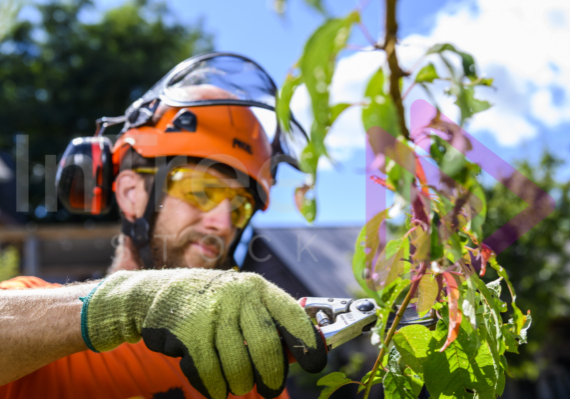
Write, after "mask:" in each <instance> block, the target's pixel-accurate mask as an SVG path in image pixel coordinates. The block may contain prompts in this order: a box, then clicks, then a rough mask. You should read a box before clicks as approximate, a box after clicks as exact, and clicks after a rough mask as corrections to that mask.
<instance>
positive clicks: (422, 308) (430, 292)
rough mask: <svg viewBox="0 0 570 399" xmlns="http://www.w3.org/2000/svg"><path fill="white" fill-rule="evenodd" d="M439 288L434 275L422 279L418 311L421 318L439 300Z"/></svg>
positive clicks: (419, 288)
mask: <svg viewBox="0 0 570 399" xmlns="http://www.w3.org/2000/svg"><path fill="white" fill-rule="evenodd" d="M438 291H439V287H438V285H437V281H436V280H435V279H434V278H433V277H432V275H428V274H426V275H425V276H423V277H422V279H421V281H420V285H419V287H418V304H417V306H416V309H417V311H418V314H419V315H420V316H424V315H425V314H426V313H427V312H428V311H429V310H430V309H431V307H432V306H433V303H434V302H435V300H436V298H437V292H438Z"/></svg>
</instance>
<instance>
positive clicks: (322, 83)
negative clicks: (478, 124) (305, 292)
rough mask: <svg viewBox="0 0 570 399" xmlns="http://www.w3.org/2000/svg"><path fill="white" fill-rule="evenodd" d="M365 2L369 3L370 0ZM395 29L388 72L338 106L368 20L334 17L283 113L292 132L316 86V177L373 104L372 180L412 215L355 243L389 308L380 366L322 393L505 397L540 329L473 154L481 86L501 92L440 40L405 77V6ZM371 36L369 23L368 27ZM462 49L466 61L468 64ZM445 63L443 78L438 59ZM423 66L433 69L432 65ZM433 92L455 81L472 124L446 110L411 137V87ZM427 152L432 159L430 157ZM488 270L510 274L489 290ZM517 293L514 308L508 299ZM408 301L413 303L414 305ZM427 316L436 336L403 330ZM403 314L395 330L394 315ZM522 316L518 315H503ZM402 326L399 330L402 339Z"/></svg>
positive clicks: (371, 286) (389, 33)
mask: <svg viewBox="0 0 570 399" xmlns="http://www.w3.org/2000/svg"><path fill="white" fill-rule="evenodd" d="M363 4H366V2H365V3H363ZM385 5H386V34H385V38H384V41H383V42H378V43H376V42H374V41H371V43H370V45H371V46H372V48H373V49H375V50H376V51H384V52H385V53H386V59H387V62H386V65H383V66H381V67H380V68H379V69H378V70H377V71H376V73H375V74H374V75H373V76H372V77H371V79H370V80H369V82H368V84H367V87H366V90H365V92H364V93H363V101H362V102H359V103H358V104H331V103H330V93H329V87H330V84H331V81H332V78H333V75H334V70H335V66H336V59H337V57H338V56H339V53H340V52H341V51H342V50H343V49H344V48H346V46H347V43H348V42H349V39H350V32H351V29H352V28H353V27H355V26H359V27H362V26H361V25H360V13H361V12H362V9H361V8H360V7H359V8H358V9H357V10H355V11H353V12H352V13H350V14H349V15H347V16H346V17H345V18H328V19H326V20H325V22H324V23H323V25H321V26H320V27H319V28H318V29H317V30H316V31H315V32H314V33H313V34H312V36H311V37H310V38H309V40H308V41H307V43H306V44H305V48H304V51H303V54H302V56H301V58H300V60H299V61H298V62H297V63H296V65H295V67H294V68H293V69H292V70H291V73H290V74H289V75H288V76H287V79H286V81H285V84H284V85H283V87H282V88H281V90H280V98H279V102H278V117H279V121H280V124H281V126H282V127H283V128H284V129H285V130H288V128H289V118H290V113H289V102H290V100H291V97H292V95H293V93H294V92H295V90H296V89H297V88H298V87H299V86H300V85H305V86H306V88H307V91H308V93H309V95H310V98H311V105H312V113H313V117H314V119H313V125H312V127H311V142H310V144H309V145H308V146H307V147H306V148H305V150H304V152H303V158H302V163H301V166H302V169H303V170H304V171H305V172H307V173H309V174H310V175H311V176H312V179H311V182H312V184H313V185H314V184H315V182H316V177H317V175H316V171H317V166H318V162H319V159H320V158H321V157H323V156H325V157H328V153H327V149H326V146H325V145H324V140H325V138H326V136H327V134H328V132H329V130H330V127H331V126H332V125H333V124H334V122H335V120H336V118H337V117H338V115H339V114H341V113H342V112H343V111H344V110H345V109H347V108H348V107H349V106H351V105H361V106H362V124H363V126H364V128H365V130H366V133H367V140H368V144H369V145H370V148H371V149H372V151H373V152H374V155H375V159H374V161H373V163H372V166H371V165H367V167H369V168H373V170H374V171H375V172H376V175H375V176H372V179H373V180H374V181H375V182H376V183H378V184H380V185H382V186H383V187H385V188H386V189H389V190H391V191H393V192H394V195H395V197H396V199H395V201H394V202H395V203H399V204H405V205H406V206H408V207H409V208H408V209H409V213H408V214H406V221H405V231H404V232H403V234H401V236H400V237H397V238H394V239H392V240H390V241H388V242H382V240H381V239H380V232H379V230H380V229H381V228H382V226H385V225H386V220H387V219H388V218H389V215H390V214H391V213H390V212H389V210H390V209H386V210H384V211H382V212H380V213H378V214H377V215H376V216H374V217H373V218H371V219H370V220H369V221H368V223H367V224H366V225H365V226H364V227H363V228H362V231H361V233H360V235H359V236H358V239H357V242H356V245H355V255H354V259H353V271H354V274H355V277H356V279H357V281H358V282H359V284H360V285H361V286H362V288H363V289H364V291H365V292H366V293H367V295H369V296H370V297H371V298H374V299H375V300H376V302H377V303H378V305H379V306H380V309H379V310H378V311H377V315H378V321H377V324H376V326H375V327H374V328H373V335H372V341H373V344H376V345H378V346H379V347H380V353H379V355H378V359H377V361H376V364H375V366H374V368H373V369H372V370H371V371H370V373H368V374H367V375H366V376H365V377H364V378H363V380H362V381H360V382H358V381H350V379H349V378H346V376H345V375H343V374H342V373H333V374H330V375H328V376H325V377H323V378H322V379H321V380H320V381H319V385H324V386H326V388H325V390H323V391H322V394H321V398H323V399H324V398H327V397H329V396H330V395H331V394H332V393H333V392H334V391H335V390H336V389H337V388H339V387H340V386H344V385H346V384H349V383H355V384H360V385H363V386H362V390H364V398H368V396H369V393H370V388H371V387H372V386H373V385H375V384H382V385H383V387H384V392H385V395H386V397H388V398H415V397H417V396H418V394H419V393H420V390H421V387H422V386H423V385H424V384H425V386H426V387H427V389H428V391H429V392H430V394H431V396H432V397H434V398H452V397H453V398H480V399H481V398H495V397H496V396H498V395H501V393H502V391H503V389H504V386H505V373H506V372H507V367H508V366H507V361H506V357H505V353H506V352H507V351H508V352H515V353H516V352H517V351H518V346H519V345H520V344H522V343H525V342H526V339H527V330H528V328H529V327H530V324H531V317H530V313H527V314H526V315H525V314H523V312H522V311H521V310H520V307H519V306H518V304H517V302H515V299H516V294H515V291H514V287H513V285H512V283H511V282H510V280H509V277H508V275H507V274H506V271H505V269H504V268H502V267H501V266H500V265H499V264H498V263H497V259H496V256H495V254H494V253H493V250H492V249H491V248H490V247H488V246H487V245H485V244H484V243H483V239H484V237H485V235H484V230H483V228H484V224H485V220H486V217H487V213H488V209H489V207H488V204H487V200H486V196H485V192H484V189H483V187H482V186H481V184H480V182H479V180H480V175H481V169H480V167H479V166H478V165H477V164H474V163H472V162H470V161H469V160H468V159H467V158H466V157H465V155H464V154H465V153H466V152H467V151H469V150H470V149H471V148H472V145H471V142H470V141H469V139H468V138H467V137H466V136H465V135H464V134H463V133H462V131H461V127H460V126H462V125H463V124H464V123H465V122H466V121H468V120H469V119H470V118H471V117H472V116H473V115H474V114H475V113H477V112H482V111H484V110H486V109H488V108H489V107H490V106H491V104H489V103H488V102H486V101H481V100H479V99H477V98H476V97H475V87H477V86H490V85H491V84H492V80H491V79H486V78H482V77H479V76H478V74H477V68H476V62H475V60H474V58H473V57H472V56H471V55H470V54H468V53H465V52H463V51H461V50H459V49H457V48H455V47H454V46H452V45H451V44H447V43H443V44H436V45H434V46H432V47H431V48H430V49H428V50H427V51H426V53H425V54H424V56H423V57H422V59H421V62H418V63H416V64H417V65H419V69H418V70H415V71H414V70H413V71H404V70H402V69H401V67H400V65H399V63H398V58H397V48H396V42H397V29H398V27H397V23H396V0H386V2H385ZM363 29H365V28H363ZM450 54H453V55H454V57H458V58H459V59H460V60H461V64H460V65H458V66H456V65H455V64H454V63H453V62H451V61H450V58H449V55H450ZM435 59H437V60H438V61H440V63H441V65H443V68H442V69H443V70H440V71H438V70H437V69H436V67H435V64H434V63H433V61H434V60H435ZM422 63H423V64H422ZM404 80H407V81H408V83H409V88H408V91H409V90H410V89H412V88H413V87H414V86H419V87H422V88H423V89H424V90H426V91H427V93H428V94H429V95H430V97H431V98H433V96H432V93H431V90H432V83H433V82H434V81H436V80H438V81H442V82H447V83H448V87H447V88H446V90H445V93H446V94H447V95H449V96H451V97H452V98H453V99H454V100H455V101H454V102H455V104H456V105H457V106H458V108H459V110H460V125H456V124H454V123H451V122H450V121H448V120H446V118H445V117H444V116H443V115H441V113H440V112H439V110H438V111H437V112H436V113H435V114H434V115H433V117H432V118H431V120H430V121H429V122H428V123H427V125H426V126H424V127H423V128H422V129H415V131H413V132H410V130H409V128H408V126H407V123H406V120H405V114H404V107H403V101H402V98H403V96H402V94H401V88H402V85H403V82H404ZM418 150H422V151H423V152H424V153H427V154H428V155H422V156H420V155H418ZM434 166H437V169H438V170H439V174H438V176H437V178H436V179H435V180H434V179H433V178H431V179H430V180H428V179H427V177H426V173H425V171H424V170H425V168H426V167H429V168H430V169H431V170H433V169H435V168H434ZM311 189H312V186H310V185H309V186H307V185H305V186H304V187H303V188H302V189H300V190H297V192H296V196H297V197H299V198H296V199H297V204H299V210H300V211H301V212H302V213H303V214H304V215H305V217H306V219H307V220H308V221H312V220H313V219H314V217H315V212H316V203H314V201H315V200H314V197H312V199H311V201H313V203H312V204H311V206H310V207H308V206H307V205H306V202H307V201H309V199H307V200H303V198H302V196H303V195H304V194H305V193H307V192H310V191H311ZM487 265H490V266H491V267H492V268H493V269H495V270H496V272H497V274H498V276H499V279H497V280H495V281H492V282H490V283H488V284H485V282H483V281H482V280H481V279H480V278H479V276H483V275H484V274H485V272H486V269H487ZM503 286H506V287H508V291H509V292H510V295H511V299H510V301H509V303H510V307H508V306H507V304H506V303H505V302H503V299H502V298H501V294H502V293H501V291H502V287H503ZM402 297H404V298H403V300H402ZM412 300H413V301H414V302H415V303H416V305H415V306H416V309H417V310H418V311H419V312H420V313H422V314H427V313H428V312H429V313H430V314H432V315H433V316H434V317H435V316H437V318H438V319H439V321H438V322H437V327H436V328H435V330H434V331H430V330H428V329H426V328H425V327H421V326H409V327H404V328H402V329H400V330H399V331H397V328H398V323H399V322H400V320H401V318H402V316H403V313H404V310H405V309H406V308H407V307H408V305H409V304H410V303H411V302H412ZM398 303H399V304H400V308H399V310H398V312H397V313H396V316H395V319H394V321H393V323H392V326H391V327H390V329H389V330H388V331H386V326H387V325H388V317H389V315H390V313H391V312H392V310H393V308H394V306H395V305H396V304H398ZM509 309H510V310H511V312H510V316H511V318H510V319H509V320H508V321H507V320H506V319H507V317H504V316H503V314H504V313H506V312H507V311H508V310H509ZM396 331H397V332H396Z"/></svg>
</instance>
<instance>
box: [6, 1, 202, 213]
mask: <svg viewBox="0 0 570 399" xmlns="http://www.w3.org/2000/svg"><path fill="white" fill-rule="evenodd" d="M14 2H15V0H11V3H14ZM3 4H4V3H3ZM28 8H32V10H33V9H35V11H36V12H37V13H38V14H39V15H40V16H41V18H40V21H39V22H37V23H36V22H30V21H28V20H23V19H20V20H17V21H16V22H15V23H14V26H13V27H12V28H11V31H10V32H9V33H7V35H6V36H5V37H4V38H1V37H0V40H1V42H0V98H2V107H1V108H0V121H1V122H2V123H1V126H2V131H1V134H0V150H7V151H15V148H14V139H15V135H16V134H27V135H29V143H30V160H31V162H32V167H30V170H31V171H32V170H33V171H34V173H33V174H32V179H31V186H30V194H31V204H32V206H33V207H35V206H37V205H39V204H40V203H42V202H43V196H44V190H43V186H44V181H43V180H44V170H43V169H42V166H43V165H44V163H45V159H44V156H45V155H46V154H54V155H58V156H61V154H62V153H63V151H64V150H65V148H66V146H67V144H68V143H69V141H70V139H71V138H73V137H78V136H89V135H92V134H93V132H94V129H95V119H97V118H100V117H102V116H117V115H122V114H123V113H124V111H125V109H126V108H127V106H128V105H129V104H130V103H131V102H132V101H134V100H136V99H137V98H138V97H139V96H141V95H142V94H143V93H144V91H146V90H147V89H149V88H150V87H151V86H152V85H153V84H154V83H156V82H157V81H158V79H160V78H161V77H162V76H163V75H164V74H165V73H166V72H168V71H169V70H170V69H171V68H172V66H173V65H176V64H177V63H179V62H180V61H182V60H184V59H186V58H188V57H190V56H192V55H194V54H196V53H200V52H204V51H208V50H210V49H211V48H212V37H211V35H209V34H206V33H204V31H203V29H202V26H201V23H200V22H198V23H196V24H194V26H187V25H181V24H178V23H167V22H166V19H167V17H169V16H171V15H170V11H169V10H168V8H167V7H166V6H165V5H164V4H162V3H155V2H152V1H134V0H133V1H130V2H126V3H124V4H123V5H121V6H119V7H116V8H112V9H110V10H108V11H107V12H105V13H104V14H103V15H102V16H101V19H100V21H98V22H95V23H87V22H83V20H82V15H86V14H89V13H92V14H93V15H96V10H95V9H94V8H93V6H92V2H91V1H90V0H71V1H65V2H63V1H58V0H49V1H46V2H43V1H42V2H37V3H31V4H30V6H28ZM37 164H39V165H40V166H39V167H38V168H36V169H33V166H34V165H37ZM60 208H61V207H60ZM53 218H54V215H51V214H50V215H48V217H46V218H43V219H40V220H38V221H41V222H53V221H54V220H53ZM70 218H71V216H70V215H68V214H66V213H65V212H64V211H63V210H62V211H61V212H59V213H58V214H57V220H70ZM75 218H79V217H75Z"/></svg>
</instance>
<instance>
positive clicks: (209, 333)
mask: <svg viewBox="0 0 570 399" xmlns="http://www.w3.org/2000/svg"><path fill="white" fill-rule="evenodd" d="M82 300H83V309H82V312H81V330H82V334H83V339H84V340H85V343H86V344H87V346H88V347H89V348H90V349H91V350H94V351H109V350H112V349H114V348H116V347H117V346H119V345H120V344H122V343H124V342H129V343H135V342H138V341H139V340H140V339H141V337H142V338H143V339H144V342H145V344H146V346H147V347H148V348H149V349H150V350H152V351H156V352H160V353H163V354H165V355H167V356H173V357H182V359H181V361H180V367H181V369H182V371H183V372H184V374H185V375H186V377H187V378H188V380H189V381H190V383H191V384H192V385H193V386H194V388H196V389H197V390H198V391H199V392H200V393H201V394H202V395H204V396H205V397H206V398H211V399H225V398H226V397H227V395H228V391H230V392H231V393H233V394H234V395H238V396H239V395H244V394H246V393H248V392H249V391H251V390H252V388H253V385H254V383H255V384H256V385H257V390H258V392H259V393H260V394H261V395H262V396H263V397H265V398H274V397H276V396H278V395H279V394H280V393H281V392H282V391H283V389H284V387H285V377H286V375H287V371H288V362H287V359H286V357H285V356H284V352H283V344H282V341H281V339H280V337H279V334H278V331H279V333H280V334H281V336H282V337H283V341H284V342H285V343H286V344H287V346H288V347H289V349H290V350H291V352H292V353H293V356H295V358H296V359H297V361H298V362H299V364H300V365H301V366H302V367H303V368H304V369H305V370H307V371H309V372H312V373H317V372H319V371H321V370H322V369H323V368H324V367H325V365H326V361H327V358H326V350H325V346H324V343H323V341H322V339H321V337H320V335H319V333H318V332H317V331H316V329H315V328H314V326H313V324H312V323H311V322H310V320H309V318H308V317H307V316H306V314H305V312H304V310H303V308H301V306H299V305H298V304H297V302H296V301H295V300H294V299H293V298H292V297H291V296H289V295H288V294H287V293H286V292H284V291H283V290H281V289H280V288H278V287H277V286H275V285H274V284H271V283H270V282H268V281H267V280H265V279H264V278H263V277H261V276H259V275H257V274H254V273H239V272H235V271H219V270H206V269H173V270H145V271H121V272H117V273H115V274H112V275H111V276H109V277H107V278H106V279H105V280H104V281H103V282H102V283H101V284H100V285H99V286H98V287H97V288H95V289H94V290H93V291H92V292H91V293H90V294H89V295H88V296H87V297H85V298H82Z"/></svg>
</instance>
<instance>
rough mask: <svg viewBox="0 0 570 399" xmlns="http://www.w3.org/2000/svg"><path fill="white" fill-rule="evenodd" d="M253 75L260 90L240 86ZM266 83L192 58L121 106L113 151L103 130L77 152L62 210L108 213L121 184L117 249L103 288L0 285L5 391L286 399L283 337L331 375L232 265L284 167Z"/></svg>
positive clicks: (289, 316) (258, 282)
mask: <svg viewBox="0 0 570 399" xmlns="http://www.w3.org/2000/svg"><path fill="white" fill-rule="evenodd" d="M236 68H237V71H238V72H236ZM252 72H253V75H254V76H256V77H257V78H258V81H257V82H253V84H252V81H251V80H248V79H245V81H247V82H249V83H248V84H249V85H250V86H248V85H247V84H245V85H243V84H242V85H238V84H236V82H235V81H232V79H233V78H234V77H235V76H236V75H238V76H241V77H243V76H242V75H243V74H246V75H248V76H249V77H250V78H251V76H252V75H251V73H252ZM212 82H213V84H212ZM263 82H265V84H267V82H270V83H271V84H273V83H272V82H271V80H270V79H269V77H268V76H267V75H266V74H265V72H264V71H263V70H262V69H261V68H259V67H258V66H257V65H256V64H254V63H253V62H251V61H250V60H247V59H245V58H243V57H239V56H234V55H228V54H211V55H206V56H202V57H197V58H195V59H190V60H187V61H185V62H184V63H182V64H181V65H179V66H178V67H176V68H175V69H174V70H173V71H171V73H170V74H169V75H167V76H166V77H165V78H163V80H161V82H159V83H158V84H157V85H155V87H153V88H152V89H151V90H150V91H149V93H147V94H145V96H143V98H142V99H141V100H139V101H137V102H136V103H135V104H134V105H133V106H131V107H130V108H129V109H128V110H127V115H126V124H125V127H124V129H123V134H122V135H121V136H120V138H119V139H118V141H117V142H116V143H115V145H114V147H113V149H112V150H111V149H110V147H109V142H108V139H104V138H103V137H102V136H97V137H95V138H90V139H84V140H74V142H72V144H70V147H68V151H66V154H64V157H63V160H62V163H61V165H60V168H61V171H60V172H58V173H59V174H58V193H59V196H60V198H61V199H62V202H63V203H64V204H65V205H66V207H67V208H68V209H70V210H74V211H78V212H80V211H85V212H88V213H101V212H103V211H104V210H105V209H106V208H108V206H109V203H110V195H111V194H110V190H109V187H110V185H111V183H113V187H114V194H115V197H116V200H117V204H118V206H119V207H120V209H121V211H122V219H123V229H122V231H123V236H122V239H121V245H120V248H119V250H118V252H117V256H116V258H115V260H114V262H113V266H112V268H111V274H110V275H109V276H107V277H106V278H105V279H104V280H103V281H100V282H90V283H84V284H76V285H69V286H63V287H59V286H57V287H55V286H54V285H50V284H47V283H46V282H44V281H42V280H40V279H37V278H17V279H14V280H12V281H8V282H5V283H2V284H1V285H0V288H3V289H4V290H0V385H2V386H0V397H5V398H34V397H42V398H45V397H54V398H79V397H81V398H98V397H105V398H132V397H143V398H153V397H154V398H201V397H206V398H213V399H224V398H226V397H227V396H228V393H232V394H234V395H238V396H239V395H241V396H242V397H244V398H252V399H253V398H259V397H260V396H262V397H265V398H274V397H280V398H286V397H287V395H286V393H282V392H283V389H284V384H285V377H286V374H287V366H288V362H287V358H286V356H285V351H284V347H283V343H282V341H283V342H284V343H285V344H286V346H287V347H288V350H289V351H291V352H292V354H293V355H294V357H295V358H296V360H297V361H298V362H299V363H300V365H301V366H302V367H303V368H305V369H306V370H307V371H310V372H318V371H320V370H322V368H324V366H325V364H326V350H325V347H324V343H323V341H322V339H321V337H320V335H319V334H318V333H317V332H316V330H315V328H314V327H313V325H312V323H311V322H310V321H309V320H308V318H307V317H306V315H305V313H304V311H303V309H302V308H301V307H300V306H299V305H297V303H296V302H295V301H294V299H293V298H291V297H290V296H289V295H288V294H286V293H285V292H283V291H282V290H280V289H279V288H277V287H276V286H274V285H273V284H271V283H269V282H267V281H266V280H264V279H263V278H262V277H260V276H258V275H254V274H250V273H239V272H237V271H235V270H232V269H231V266H232V264H233V263H232V260H233V257H232V251H233V249H234V248H235V246H236V244H237V241H238V240H239V237H240V235H241V231H243V229H244V228H245V226H246V225H247V223H248V222H249V219H250V218H251V216H252V215H253V213H254V212H255V211H256V210H257V209H265V208H266V207H267V204H268V201H269V188H270V186H271V184H272V183H273V176H274V170H272V168H271V167H272V166H275V164H274V163H273V161H274V158H275V156H276V155H284V156H285V158H287V154H285V152H284V151H281V153H279V151H277V150H276V149H278V148H281V147H278V144H279V137H276V140H277V141H275V140H274V141H273V143H270V142H269V140H268V138H267V137H266V133H265V131H264V129H263V127H262V126H261V124H260V123H259V121H258V119H257V118H256V117H255V115H254V114H253V113H252V112H251V110H250V108H249V107H248V106H249V105H255V103H256V100H255V96H251V95H249V94H251V92H253V90H258V89H259V87H260V85H258V84H255V83H263ZM232 88H233V89H235V90H234V91H232ZM248 88H253V89H252V91H251V92H250V93H249V94H248V95H247V96H246V97H247V98H244V94H243V93H246V92H247V90H248ZM271 90H274V86H273V87H269V90H267V91H271ZM265 94H266V93H265ZM265 94H264V95H265ZM260 98H261V97H260ZM265 108H267V107H265ZM106 140H107V141H106ZM281 150H282V148H281ZM86 154H88V155H89V156H85V155H86ZM111 158H112V162H111ZM86 159H88V161H89V162H88V165H87V166H86V164H82V162H85V160H86ZM273 169H274V168H273ZM90 173H92V176H88V175H89V174H90ZM83 180H85V181H83ZM83 183H85V184H83ZM153 268H154V269H162V270H141V269H153ZM215 268H218V269H224V270H215ZM227 269H230V270H227ZM34 287H40V289H33V290H26V289H24V290H17V289H14V288H34ZM41 287H45V288H44V289H41ZM48 287H49V288H48ZM11 288H12V289H11ZM141 338H142V340H141ZM88 349H90V350H88ZM177 358H182V359H181V360H180V361H179V360H178V359H177ZM254 386H255V389H254ZM252 389H253V391H252Z"/></svg>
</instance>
